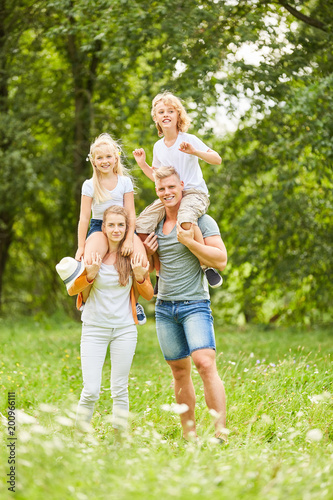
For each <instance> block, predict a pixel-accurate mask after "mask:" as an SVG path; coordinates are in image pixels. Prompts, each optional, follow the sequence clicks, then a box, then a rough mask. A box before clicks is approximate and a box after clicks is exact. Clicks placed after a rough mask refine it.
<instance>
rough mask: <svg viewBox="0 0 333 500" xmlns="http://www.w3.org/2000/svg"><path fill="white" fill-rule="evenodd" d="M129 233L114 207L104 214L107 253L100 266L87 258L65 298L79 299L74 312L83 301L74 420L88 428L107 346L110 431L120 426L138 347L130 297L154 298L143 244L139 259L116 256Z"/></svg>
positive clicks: (123, 216)
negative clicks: (79, 387) (80, 377)
mask: <svg viewBox="0 0 333 500" xmlns="http://www.w3.org/2000/svg"><path fill="white" fill-rule="evenodd" d="M128 227H129V226H128V217H127V214H126V211H125V209H124V208H123V207H121V206H117V205H113V206H111V207H109V208H108V209H107V210H106V211H105V212H104V217H103V226H102V228H103V232H104V234H105V235H106V237H107V240H108V252H107V253H106V255H105V256H104V258H103V260H102V259H101V257H100V255H99V254H97V253H96V254H92V263H91V264H90V265H88V266H86V270H85V273H82V274H81V276H80V277H79V278H77V279H76V280H75V282H74V284H73V285H72V286H71V287H70V288H69V290H68V293H69V294H70V295H75V294H77V293H78V294H79V295H78V300H77V307H78V308H80V306H81V304H82V301H84V302H85V306H84V309H83V313H82V323H83V324H82V337H81V364H82V374H83V390H82V393H81V398H80V401H79V406H78V414H80V415H81V417H82V418H83V420H85V421H86V422H90V420H91V418H92V415H93V411H94V404H95V401H97V400H98V398H99V391H100V387H101V379H102V368H103V364H104V361H105V356H106V351H107V348H108V345H109V344H110V356H111V397H112V399H113V427H114V428H115V429H117V428H119V427H123V426H124V425H125V423H126V421H127V415H128V409H129V401H128V375H129V371H130V368H131V364H132V360H133V356H134V352H135V347H136V342H137V329H136V323H137V322H138V321H137V316H136V308H135V298H134V293H135V291H138V292H139V294H140V295H142V296H143V297H144V298H145V299H147V300H150V299H151V298H152V297H153V287H152V284H151V282H150V279H149V273H148V269H149V263H148V262H147V258H146V253H145V249H144V246H143V244H141V242H140V244H141V245H142V246H141V247H140V248H141V253H137V254H136V255H134V256H133V257H132V258H131V257H129V256H124V255H122V253H121V247H122V243H123V241H124V239H125V238H126V235H127V231H128Z"/></svg>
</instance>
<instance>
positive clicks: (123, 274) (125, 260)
mask: <svg viewBox="0 0 333 500" xmlns="http://www.w3.org/2000/svg"><path fill="white" fill-rule="evenodd" d="M110 214H117V215H118V214H119V215H123V216H124V217H125V224H126V230H125V234H124V237H123V238H122V240H121V241H120V242H119V245H118V248H117V254H116V261H115V264H114V267H115V268H116V270H117V272H118V275H119V284H120V286H126V285H127V283H128V279H129V277H130V274H131V270H132V269H131V256H130V255H129V256H127V257H125V256H124V255H122V254H121V247H122V244H123V241H124V240H125V238H126V236H127V232H128V215H127V212H126V210H125V209H124V207H121V206H120V205H111V207H109V208H107V209H106V210H105V212H104V215H103V224H106V219H107V217H108V215H110Z"/></svg>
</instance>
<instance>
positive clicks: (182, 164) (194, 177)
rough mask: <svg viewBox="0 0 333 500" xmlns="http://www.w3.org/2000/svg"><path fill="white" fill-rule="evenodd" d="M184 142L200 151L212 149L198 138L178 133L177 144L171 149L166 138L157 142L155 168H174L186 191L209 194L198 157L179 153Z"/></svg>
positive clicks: (154, 156)
mask: <svg viewBox="0 0 333 500" xmlns="http://www.w3.org/2000/svg"><path fill="white" fill-rule="evenodd" d="M182 142H188V143H190V144H192V146H193V147H194V148H195V149H197V150H198V151H202V152H206V151H208V150H209V149H210V148H209V147H208V146H206V144H204V143H203V142H202V141H201V140H200V139H198V137H196V136H195V135H193V134H188V133H186V132H178V137H177V139H176V142H175V143H174V144H173V145H172V146H170V147H169V148H168V147H167V146H166V145H165V142H164V138H162V139H160V140H159V141H157V142H156V143H155V145H154V150H153V164H152V165H153V167H154V168H159V167H174V168H175V169H176V170H177V172H178V173H179V176H180V179H181V180H182V181H183V182H184V190H186V189H199V190H200V191H203V192H204V193H206V194H208V189H207V185H206V183H205V181H204V178H203V175H202V171H201V168H200V165H199V159H198V157H197V156H194V155H190V154H188V153H183V152H182V151H179V146H180V144H181V143H182Z"/></svg>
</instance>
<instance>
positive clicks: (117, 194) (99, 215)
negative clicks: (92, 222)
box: [82, 175, 133, 220]
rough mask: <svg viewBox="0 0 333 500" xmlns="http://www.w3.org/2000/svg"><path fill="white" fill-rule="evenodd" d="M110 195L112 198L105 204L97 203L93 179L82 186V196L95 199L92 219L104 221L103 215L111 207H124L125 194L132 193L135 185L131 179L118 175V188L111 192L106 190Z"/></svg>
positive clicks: (92, 207)
mask: <svg viewBox="0 0 333 500" xmlns="http://www.w3.org/2000/svg"><path fill="white" fill-rule="evenodd" d="M106 191H107V192H108V193H109V194H110V198H109V199H108V200H106V201H103V203H97V202H96V201H95V199H94V184H93V179H92V178H91V179H87V180H86V181H84V183H83V184H82V194H83V195H84V196H89V197H90V198H92V199H93V202H92V206H91V210H92V218H93V219H100V220H103V214H104V212H105V210H106V209H107V208H109V207H111V205H120V206H121V207H123V206H124V194H125V193H131V192H132V191H133V183H132V181H131V179H130V178H129V177H127V176H126V175H118V182H117V185H116V187H115V188H114V189H113V190H112V191H109V190H108V189H107V190H106Z"/></svg>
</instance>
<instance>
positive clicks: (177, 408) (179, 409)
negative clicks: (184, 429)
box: [161, 403, 189, 415]
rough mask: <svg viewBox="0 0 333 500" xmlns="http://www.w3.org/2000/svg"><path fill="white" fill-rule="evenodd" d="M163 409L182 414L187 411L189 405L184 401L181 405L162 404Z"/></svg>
mask: <svg viewBox="0 0 333 500" xmlns="http://www.w3.org/2000/svg"><path fill="white" fill-rule="evenodd" d="M161 409H162V410H164V411H170V412H172V413H177V414H178V415H181V414H182V413H186V412H187V411H188V409H189V407H188V406H187V404H185V403H182V404H180V405H178V404H176V403H172V404H171V405H168V404H165V405H162V406H161Z"/></svg>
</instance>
